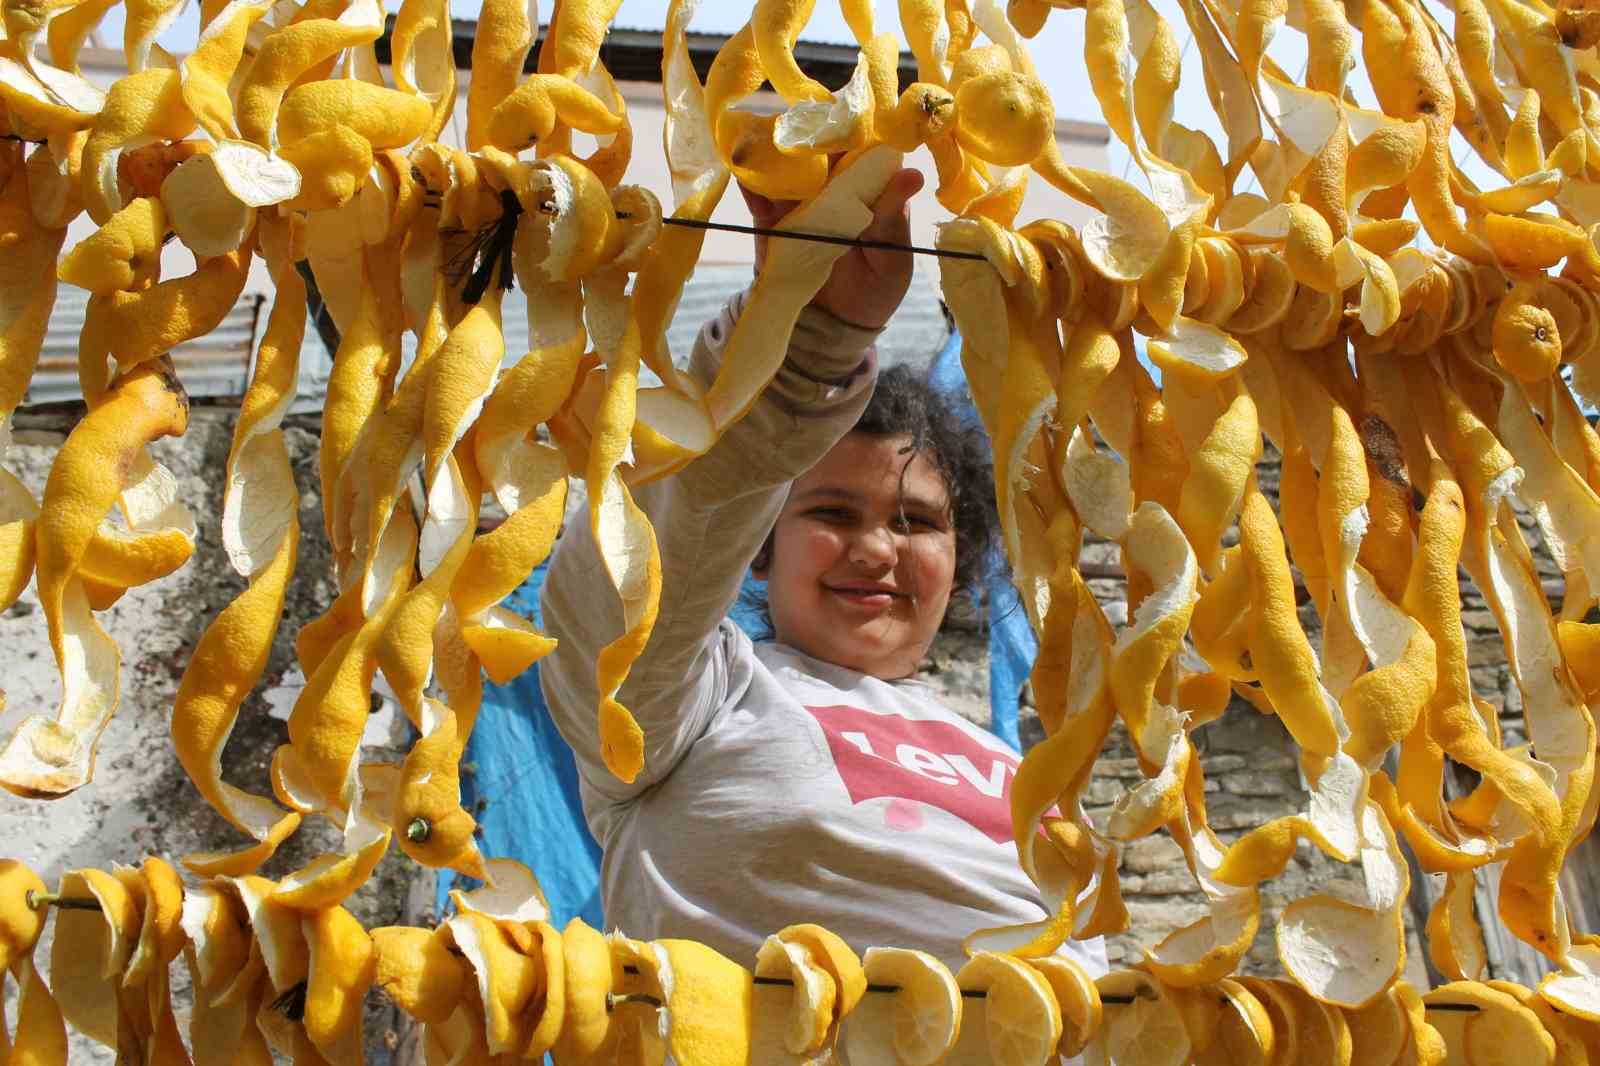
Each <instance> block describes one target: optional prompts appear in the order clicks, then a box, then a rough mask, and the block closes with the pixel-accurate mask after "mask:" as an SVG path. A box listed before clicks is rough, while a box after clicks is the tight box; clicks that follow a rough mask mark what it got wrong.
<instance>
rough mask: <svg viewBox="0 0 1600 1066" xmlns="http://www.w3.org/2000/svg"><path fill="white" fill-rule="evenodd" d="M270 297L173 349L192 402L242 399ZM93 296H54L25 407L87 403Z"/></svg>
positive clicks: (76, 292) (249, 296) (61, 291)
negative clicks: (82, 346) (87, 318)
mask: <svg viewBox="0 0 1600 1066" xmlns="http://www.w3.org/2000/svg"><path fill="white" fill-rule="evenodd" d="M265 301H266V297H265V296H263V295H262V294H261V293H246V294H245V295H244V296H243V297H242V298H241V299H240V300H239V302H238V303H237V304H235V305H234V306H233V310H231V311H229V312H228V315H227V317H226V318H224V319H223V320H222V324H221V325H220V326H218V327H217V328H216V329H214V330H212V331H211V332H210V333H208V334H206V335H205V336H204V337H201V338H199V339H197V340H193V341H189V342H188V343H186V344H181V345H179V346H178V347H177V348H175V349H173V352H172V359H173V362H174V363H176V364H177V367H178V377H179V378H180V379H181V380H182V381H183V385H184V388H185V389H186V390H188V393H189V395H190V396H195V397H200V396H205V397H212V396H241V395H243V394H244V387H245V385H246V384H247V383H248V382H249V380H250V357H251V353H252V352H253V351H254V350H255V335H256V319H257V317H258V316H259V314H260V311H261V306H262V304H263V303H264V302H265ZM88 302H89V294H88V293H86V292H84V291H83V290H82V289H77V288H74V287H73V286H71V285H62V286H60V287H59V288H58V289H57V290H56V305H55V310H54V311H53V312H52V313H51V315H50V324H49V326H48V327H47V329H46V332H45V340H44V347H43V348H42V349H41V350H40V352H39V366H38V369H37V370H35V371H34V374H33V380H32V381H30V382H29V383H28V391H27V394H26V396H25V397H24V399H23V403H24V404H25V405H29V404H41V403H60V402H63V401H70V400H79V399H82V398H83V394H82V392H81V391H80V390H79V388H78V334H79V333H80V332H81V331H82V329H83V315H84V309H85V308H86V307H87V306H88Z"/></svg>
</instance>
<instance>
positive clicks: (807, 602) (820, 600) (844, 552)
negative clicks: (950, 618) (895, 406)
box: [756, 433, 956, 681]
mask: <svg viewBox="0 0 1600 1066" xmlns="http://www.w3.org/2000/svg"><path fill="white" fill-rule="evenodd" d="M910 444H911V439H910V438H909V437H905V436H899V437H873V436H868V435H866V434H863V433H850V434H847V435H846V436H845V437H844V439H843V440H841V441H840V442H839V443H838V444H836V445H834V447H833V450H832V451H830V452H828V454H827V455H826V456H824V457H823V459H822V461H821V462H820V463H818V464H817V465H816V466H814V467H812V468H811V470H810V471H808V472H807V473H805V474H804V475H802V476H801V477H800V478H799V480H797V481H796V482H795V483H794V485H793V486H792V487H791V488H790V490H789V498H788V500H787V501H786V502H785V503H784V505H783V510H782V512H780V513H779V515H778V523H777V526H776V527H775V528H774V530H773V539H772V552H771V557H770V565H769V566H768V567H766V568H765V569H762V570H758V571H757V572H756V577H758V578H760V579H762V580H765V581H766V582H767V583H768V584H767V601H768V607H769V610H770V613H771V616H772V626H773V630H774V635H775V636H776V637H777V638H778V640H780V641H782V642H783V643H785V644H788V645H789V646H790V647H793V648H795V649H797V650H799V651H801V652H803V653H805V654H806V655H809V656H811V657H812V658H814V659H821V660H822V661H824V662H830V663H836V664H837V665H839V666H843V667H847V668H849V669H852V670H856V671H858V672H860V673H863V674H870V675H872V676H873V677H878V678H882V679H884V680H886V681H888V680H894V679H896V678H902V677H907V676H909V675H911V674H912V673H914V672H915V671H916V668H917V665H918V664H919V663H920V662H921V661H922V657H923V656H924V655H925V654H926V653H927V650H928V646H929V645H930V644H932V643H933V638H934V634H935V633H937V632H938V629H939V624H940V622H942V621H943V620H944V611H945V607H946V605H947V604H949V602H950V590H951V584H952V582H953V580H954V578H955V570H956V537H955V529H954V527H953V525H952V524H951V516H950V493H949V490H948V489H947V488H946V486H945V483H944V478H943V477H942V476H940V474H939V472H938V470H937V469H936V468H935V467H934V466H933V464H932V463H930V462H929V461H928V460H927V459H925V458H924V457H923V456H922V455H920V454H918V455H915V456H909V455H908V454H907V451H906V449H908V448H909V446H910ZM908 458H909V459H910V465H909V466H908V465H907V459H908Z"/></svg>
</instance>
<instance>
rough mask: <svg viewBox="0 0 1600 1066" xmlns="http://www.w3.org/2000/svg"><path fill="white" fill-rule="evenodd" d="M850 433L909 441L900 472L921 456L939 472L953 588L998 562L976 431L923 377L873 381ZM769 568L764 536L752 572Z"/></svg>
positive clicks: (986, 464)
mask: <svg viewBox="0 0 1600 1066" xmlns="http://www.w3.org/2000/svg"><path fill="white" fill-rule="evenodd" d="M850 432H852V433H865V434H866V435H868V436H871V437H910V438H911V443H910V444H909V445H908V446H907V447H906V449H905V451H904V454H905V456H906V463H905V467H909V466H910V465H911V460H912V459H913V458H915V457H916V456H918V455H921V456H922V457H923V458H924V459H926V460H927V461H928V462H929V463H931V464H932V465H933V467H934V469H935V470H937V471H938V472H939V476H940V477H942V478H943V479H944V484H945V489H946V490H947V491H948V492H949V494H950V517H951V526H952V527H953V528H954V530H955V535H956V571H955V587H956V588H957V589H964V588H968V587H970V586H971V585H973V584H974V583H975V582H977V581H978V580H979V579H980V578H981V577H982V576H983V575H984V573H985V572H986V571H987V570H988V568H989V567H991V566H993V565H994V564H995V562H996V560H997V559H998V558H999V544H1000V519H999V516H998V515H997V514H996V513H995V504H994V471H993V469H992V467H991V464H990V459H989V445H988V442H987V441H986V440H985V438H984V436H983V433H982V432H981V430H979V429H978V428H977V427H976V426H971V425H968V424H967V423H966V422H965V421H964V420H963V419H962V417H961V413H960V412H959V411H958V410H957V408H956V405H955V404H954V403H953V402H952V398H951V397H950V396H948V395H946V394H945V393H943V392H941V391H940V390H938V389H936V388H934V387H933V385H932V383H930V382H929V381H928V379H927V377H926V376H925V375H923V374H919V373H918V372H917V371H915V370H913V369H912V368H911V367H909V366H904V365H902V366H896V367H892V368H890V369H888V370H885V371H884V372H883V373H881V374H879V375H878V381H877V387H876V388H875V389H874V390H873V392H872V399H870V400H869V401H867V406H866V409H865V410H864V411H862V412H861V417H860V418H859V419H857V420H856V424H855V425H854V426H852V427H851V429H850ZM905 467H902V469H901V476H902V477H904V476H905ZM771 562H772V534H771V533H768V534H767V540H766V543H765V544H763V545H762V546H761V551H760V552H759V553H757V555H756V558H755V560H754V562H753V563H752V566H754V567H755V568H756V569H758V570H759V569H764V568H766V567H767V566H770V565H771Z"/></svg>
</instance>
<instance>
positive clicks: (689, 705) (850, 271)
mask: <svg viewBox="0 0 1600 1066" xmlns="http://www.w3.org/2000/svg"><path fill="white" fill-rule="evenodd" d="M921 187H922V175H921V174H919V173H918V172H916V171H914V170H901V171H899V172H898V173H897V174H895V175H894V176H893V177H892V178H891V179H890V180H889V183H888V185H887V186H886V187H885V188H884V190H883V193H882V194H881V195H880V196H879V197H878V200H877V202H876V203H875V204H873V218H872V221H871V223H870V224H868V226H867V228H866V229H865V230H863V231H862V236H863V237H866V238H870V239H872V240H877V241H888V242H892V243H896V244H908V243H910V237H911V219H910V215H909V213H908V211H907V207H906V205H907V203H908V201H909V200H910V199H911V197H912V196H914V195H915V194H916V192H917V190H919V189H920V188H921ZM741 191H744V190H743V189H742V187H741ZM744 195H745V202H746V203H747V204H748V205H749V207H750V213H751V216H752V217H753V219H754V221H755V223H756V225H757V226H762V227H771V226H773V225H775V224H776V223H777V222H778V220H779V219H781V218H782V217H783V215H784V214H786V213H787V212H788V210H789V209H790V207H791V206H792V205H788V204H783V203H776V202H773V201H770V200H767V199H765V198H764V197H760V196H755V195H753V194H751V193H749V192H748V191H744ZM755 251H756V267H757V269H758V270H759V269H760V267H761V264H762V262H763V260H764V258H765V251H766V249H765V242H764V240H763V239H762V238H757V240H756V250H755ZM910 283H911V256H910V255H909V254H906V253H903V252H888V251H884V250H881V249H865V248H854V249H851V250H850V251H849V252H848V253H846V254H845V255H844V256H842V257H840V258H839V259H838V260H837V261H836V262H835V263H834V266H833V270H832V272H831V273H830V274H829V275H828V279H827V280H826V281H825V282H824V283H823V285H822V287H821V289H820V290H819V291H818V293H817V295H816V297H815V299H813V300H812V305H811V306H810V307H807V308H806V309H805V310H803V311H802V312H801V313H800V317H799V319H798V321H797V322H796V324H795V329H794V334H793V335H792V337H791V338H790V341H789V351H788V355H787V357H786V358H785V360H784V364H783V367H782V368H781V369H780V370H779V371H778V374H777V376H776V377H775V378H774V379H773V381H772V383H771V384H770V385H768V386H767V388H766V390H765V391H764V392H762V394H761V396H760V397H759V398H758V399H757V400H756V403H755V405H754V406H753V407H752V408H751V409H750V411H749V412H748V413H747V414H746V415H745V416H744V417H743V418H742V419H740V420H739V421H738V422H736V423H734V424H733V425H732V426H730V427H728V429H727V431H726V432H725V433H724V434H723V435H722V438H721V439H720V440H719V441H718V442H717V443H716V444H715V445H714V446H713V447H712V448H711V449H710V450H709V451H707V452H706V454H704V455H702V456H701V457H700V458H698V459H696V460H695V461H694V462H692V463H690V464H689V465H688V466H686V467H685V468H684V469H683V470H681V471H679V472H678V473H677V474H676V475H674V476H673V477H670V478H667V479H665V480H663V481H659V482H656V483H655V484H653V485H648V486H645V487H643V488H641V489H639V491H638V493H637V494H636V499H637V502H638V504H639V506H640V507H642V508H643V509H644V511H645V513H646V514H647V515H649V517H650V523H651V525H652V526H653V527H654V528H655V531H656V538H657V541H658V543H659V546H660V552H661V577H662V588H661V613H660V614H659V615H658V616H657V618H656V624H655V629H654V631H653V632H652V633H651V636H650V642H649V644H648V645H647V646H646V647H645V650H644V654H643V655H641V656H640V657H639V659H638V661H637V662H635V663H634V664H633V669H632V671H631V672H630V673H629V675H628V680H627V681H626V682H625V683H624V684H623V686H622V690H621V692H619V693H618V699H619V700H620V701H621V703H622V705H623V706H624V707H627V708H628V709H629V710H630V711H632V712H633V715H634V717H635V718H636V719H637V720H638V722H639V725H640V727H641V728H642V729H643V730H644V737H645V741H644V770H643V772H642V773H640V775H639V777H638V779H637V780H635V781H634V782H633V783H632V784H624V783H623V782H622V781H619V780H618V779H617V778H615V777H613V776H612V775H611V773H610V771H609V770H607V769H606V767H605V764H604V763H603V762H602V761H601V758H600V739H599V728H598V723H597V716H596V710H597V706H598V702H599V696H598V693H597V692H596V688H595V673H594V663H595V659H596V657H597V656H598V655H599V653H600V649H601V648H603V647H605V646H606V645H607V644H609V643H610V642H611V641H613V640H615V639H616V638H617V637H618V636H620V635H621V633H622V631H623V618H622V607H621V604H619V603H618V602H617V599H616V595H615V593H614V592H613V591H612V588H611V583H610V581H609V579H608V578H607V575H606V571H605V565H604V563H602V562H601V559H600V555H599V552H598V551H597V549H596V548H595V544H594V538H593V536H592V535H591V533H590V530H589V524H588V523H587V522H575V523H572V525H571V526H570V527H569V528H568V530H567V533H566V535H565V536H563V537H562V539H561V543H560V545H559V546H558V547H557V549H556V553H555V559H554V560H553V561H552V563H551V567H550V573H549V575H548V576H547V578H546V581H545V586H544V598H543V621H544V624H545V627H546V629H547V630H548V631H549V632H550V634H551V635H552V636H554V637H555V638H556V639H557V641H558V642H559V643H558V644H557V647H556V650H555V651H554V652H552V653H551V654H550V655H549V656H548V657H547V658H545V659H544V661H543V662H542V663H541V665H540V676H541V680H542V682H543V685H544V693H545V699H546V700H547V701H548V702H549V704H550V711H551V714H552V716H553V717H554V718H555V722H556V725H557V727H558V728H559V729H560V730H561V733H562V735H563V736H565V737H566V739H567V742H568V743H569V744H571V745H572V747H573V750H574V751H575V752H576V753H577V757H578V768H579V772H580V773H581V774H582V775H583V780H584V782H585V785H586V788H585V795H584V805H585V808H586V809H588V810H589V811H590V818H591V825H593V824H594V817H595V814H596V813H597V810H596V808H597V807H601V806H604V805H605V804H607V803H621V802H624V801H626V800H628V799H631V798H632V797H634V796H636V795H638V794H639V793H640V792H642V791H643V790H644V789H646V788H648V787H649V786H650V785H651V784H652V783H654V782H656V781H659V780H661V779H662V778H663V777H665V776H666V775H667V774H669V773H671V772H672V770H673V768H674V767H675V766H676V765H677V764H678V760H680V759H681V758H682V757H683V755H684V753H685V752H686V751H688V749H689V745H691V744H693V743H694V741H695V740H697V739H699V737H700V736H701V735H702V734H703V733H704V732H705V728H706V724H707V722H708V721H709V720H710V717H711V714H712V712H713V711H714V710H715V709H716V708H717V707H718V706H719V705H720V704H721V703H722V702H723V700H724V699H725V698H726V696H727V694H728V693H729V692H730V691H736V687H737V686H739V685H742V684H743V683H744V680H745V679H744V678H742V677H739V676H734V675H735V674H736V672H737V671H739V670H747V669H748V667H749V660H748V657H740V656H733V655H730V654H729V652H730V649H731V647H732V646H733V645H734V644H735V643H736V642H738V641H740V640H743V639H744V637H743V636H742V635H741V634H739V633H737V632H736V631H735V630H734V629H733V627H732V626H731V625H726V626H724V625H722V622H723V619H724V616H726V614H727V612H728V608H729V607H731V606H732V604H733V601H734V598H735V597H736V596H737V595H738V591H739V585H740V583H741V582H742V581H743V580H744V575H745V572H746V571H747V570H748V568H749V566H750V560H751V559H753V558H754V557H755V554H756V552H757V551H758V550H759V549H760V547H761V542H762V541H763V540H764V539H765V538H766V535H767V531H768V530H770V529H771V528H772V524H773V522H774V521H776V520H777V516H778V511H779V509H780V508H781V507H782V506H783V501H784V497H785V494H786V493H787V492H788V487H789V483H790V482H792V481H793V480H794V479H795V478H796V477H798V476H799V475H801V474H802V473H804V472H805V471H807V470H809V469H810V468H811V467H812V466H813V465H815V464H816V462H817V461H818V460H819V459H821V458H822V457H823V455H825V454H827V451H828V449H829V448H831V447H833V445H834V444H835V443H836V442H837V441H838V440H839V438H840V437H842V436H844V434H845V433H847V432H849V430H850V427H851V426H853V425H855V422H856V418H857V417H858V416H859V415H860V414H861V411H862V408H864V407H865V406H866V403H867V399H868V397H869V396H870V395H871V391H872V383H873V380H874V377H875V374H876V369H877V366H876V362H875V361H874V358H873V354H872V349H871V345H872V341H873V338H875V337H876V336H877V335H878V333H879V332H880V331H881V330H882V328H883V326H884V324H885V323H887V322H888V321H889V318H890V316H891V315H893V314H894V311H895V308H897V307H899V306H900V301H901V299H902V298H903V297H904V296H905V293H906V289H907V288H908V287H909V285H910ZM743 304H744V297H743V295H742V294H741V295H738V296H735V297H734V298H733V299H731V300H730V301H729V302H728V306H727V307H726V308H724V309H723V311H722V314H721V315H720V316H718V318H717V319H716V320H715V321H712V322H710V323H707V324H706V326H705V328H704V329H702V330H701V331H700V336H699V338H698V339H697V340H696V341H695V346H694V353H693V355H692V356H691V357H690V365H689V373H690V374H692V375H693V376H694V377H695V379H696V380H697V381H699V383H700V384H701V385H702V386H705V387H708V388H709V387H710V385H711V382H712V381H713V380H714V379H715V378H716V374H717V368H718V367H719V366H720V365H721V362H722V349H723V346H724V345H725V344H726V343H727V341H728V338H729V337H731V336H732V334H733V324H734V323H735V322H736V321H737V320H738V317H739V312H740V310H741V308H742V307H743ZM597 835H599V836H602V837H603V835H604V834H603V833H600V832H598V831H597Z"/></svg>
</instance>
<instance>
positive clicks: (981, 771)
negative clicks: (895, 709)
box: [806, 706, 1017, 844]
mask: <svg viewBox="0 0 1600 1066" xmlns="http://www.w3.org/2000/svg"><path fill="white" fill-rule="evenodd" d="M806 710H808V711H810V712H811V714H812V715H813V716H814V717H815V718H816V720H817V724H818V725H820V726H821V727H822V732H823V734H824V735H825V736H826V737H827V738H828V748H829V750H830V751H831V752H832V753H833V761H834V765H835V766H836V767H837V768H838V770H839V777H840V778H841V779H843V781H844V785H845V788H846V790H848V792H849V793H850V802H851V803H860V802H861V801H863V800H869V799H876V798H878V797H879V796H893V797H896V798H898V799H902V800H915V801H916V802H918V803H926V804H929V805H931V806H934V807H938V808H939V809H940V810H944V811H948V812H950V813H951V814H953V815H955V816H956V817H957V818H960V819H961V820H962V821H964V822H966V823H967V824H968V825H970V826H972V827H973V828H974V829H976V830H978V831H979V832H981V833H982V834H983V835H984V836H986V837H988V838H989V839H990V840H992V841H994V842H995V843H996V844H1004V843H1006V842H1008V841H1009V840H1011V779H1012V778H1013V777H1015V776H1016V771H1017V760H1016V758H1015V757H1013V756H1011V755H1008V754H1005V753H1002V752H997V751H995V750H993V749H992V748H987V747H985V746H984V745H982V744H980V743H978V741H976V740H975V739H973V738H972V737H971V736H969V735H968V734H967V733H966V732H964V731H963V730H961V729H959V728H957V727H956V726H953V725H949V724H948V723H945V722H929V721H922V720H918V719H911V718H901V717H900V716H898V715H892V714H873V713H871V712H870V711H864V710H862V709H861V708H859V707H848V706H831V707H807V708H806ZM911 817H912V819H913V820H914V821H913V823H912V824H911V825H907V824H904V823H903V822H902V823H897V822H896V820H895V808H894V807H891V809H890V811H889V814H888V816H887V818H886V821H887V822H888V824H889V825H890V826H891V827H893V828H912V827H914V824H915V822H916V821H920V815H918V814H916V813H915V812H911Z"/></svg>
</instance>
